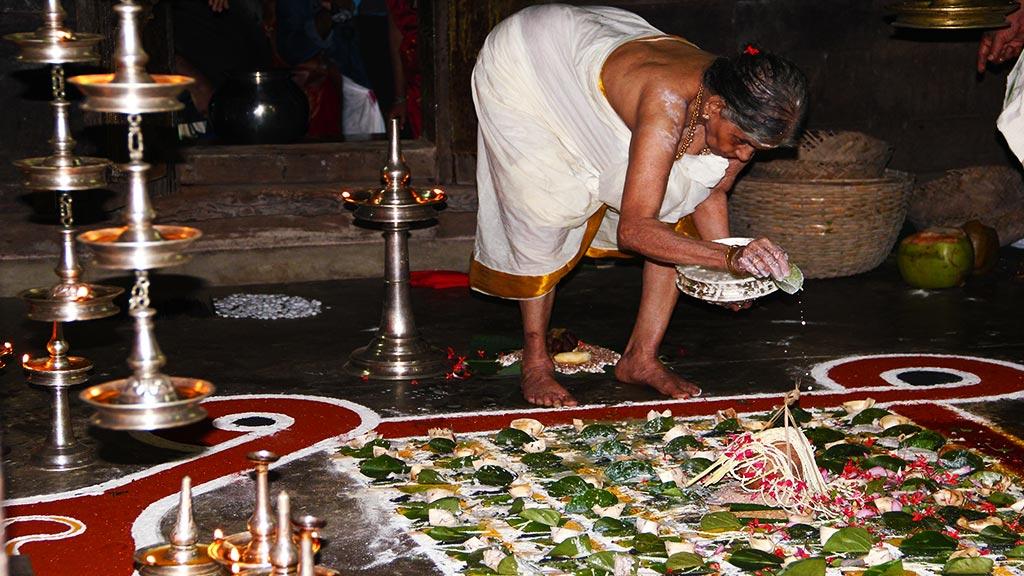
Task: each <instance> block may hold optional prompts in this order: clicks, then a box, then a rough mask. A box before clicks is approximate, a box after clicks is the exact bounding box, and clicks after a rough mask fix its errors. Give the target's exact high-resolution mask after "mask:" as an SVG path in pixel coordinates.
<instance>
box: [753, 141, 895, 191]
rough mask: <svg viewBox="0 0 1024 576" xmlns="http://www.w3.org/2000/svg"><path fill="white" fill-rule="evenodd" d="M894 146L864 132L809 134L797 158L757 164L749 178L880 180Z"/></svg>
mask: <svg viewBox="0 0 1024 576" xmlns="http://www.w3.org/2000/svg"><path fill="white" fill-rule="evenodd" d="M891 157H892V146H890V145H889V144H888V143H886V142H885V141H883V140H879V139H878V138H873V137H871V136H868V135H867V134H864V133H862V132H836V131H832V130H808V131H807V132H805V133H804V135H803V136H802V137H801V138H800V144H799V145H798V147H797V149H796V156H794V157H792V158H777V159H774V160H767V161H760V162H755V163H754V165H753V166H751V168H750V175H751V176H754V177H757V178H776V179H783V180H801V179H806V178H811V179H814V180H846V179H867V178H881V177H882V174H883V172H884V171H885V167H886V165H887V164H888V163H889V159H890V158H891Z"/></svg>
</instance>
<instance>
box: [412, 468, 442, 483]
mask: <svg viewBox="0 0 1024 576" xmlns="http://www.w3.org/2000/svg"><path fill="white" fill-rule="evenodd" d="M416 482H417V483H419V484H447V483H448V481H447V480H445V479H444V476H441V474H440V473H438V471H437V470H434V469H433V468H425V469H423V470H420V473H419V474H417V475H416Z"/></svg>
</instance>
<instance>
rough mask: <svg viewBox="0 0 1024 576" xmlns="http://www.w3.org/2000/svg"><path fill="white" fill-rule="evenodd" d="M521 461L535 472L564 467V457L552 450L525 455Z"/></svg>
mask: <svg viewBox="0 0 1024 576" xmlns="http://www.w3.org/2000/svg"><path fill="white" fill-rule="evenodd" d="M519 461H520V462H522V463H523V464H526V465H527V466H529V467H530V468H531V469H533V470H545V469H550V468H558V467H559V466H561V465H562V457H561V456H559V455H558V454H555V453H554V452H552V451H550V450H545V451H543V452H530V453H528V454H523V457H522V458H520V459H519Z"/></svg>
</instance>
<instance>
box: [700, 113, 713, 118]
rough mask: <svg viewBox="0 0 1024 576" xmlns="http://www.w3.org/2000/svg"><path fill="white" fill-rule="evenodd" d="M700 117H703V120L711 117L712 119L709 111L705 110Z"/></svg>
mask: <svg viewBox="0 0 1024 576" xmlns="http://www.w3.org/2000/svg"><path fill="white" fill-rule="evenodd" d="M700 117H701V119H703V120H710V119H711V116H708V113H707V112H705V113H703V114H701V115H700Z"/></svg>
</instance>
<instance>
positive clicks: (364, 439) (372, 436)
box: [346, 431, 379, 450]
mask: <svg viewBox="0 0 1024 576" xmlns="http://www.w3.org/2000/svg"><path fill="white" fill-rule="evenodd" d="M378 437H379V436H378V435H377V433H376V432H372V431H371V432H367V433H366V434H361V435H359V436H356V437H355V438H353V439H351V440H349V441H348V442H347V443H346V446H348V447H349V448H355V449H357V450H358V449H359V448H362V447H363V446H366V445H367V444H369V443H370V442H373V441H374V440H376V439H377V438H378Z"/></svg>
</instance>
